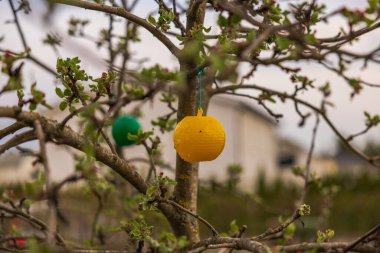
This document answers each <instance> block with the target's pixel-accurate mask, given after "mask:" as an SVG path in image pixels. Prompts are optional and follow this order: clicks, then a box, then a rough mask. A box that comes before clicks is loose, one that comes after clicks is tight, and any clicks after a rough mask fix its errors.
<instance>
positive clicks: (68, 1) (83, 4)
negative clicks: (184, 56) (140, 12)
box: [53, 0, 180, 58]
mask: <svg viewBox="0 0 380 253" xmlns="http://www.w3.org/2000/svg"><path fill="white" fill-rule="evenodd" d="M53 2H55V3H60V4H65V5H70V6H76V7H80V8H84V9H90V10H95V11H101V12H105V13H109V14H114V15H117V16H120V17H123V18H126V19H128V20H129V21H131V22H133V23H135V24H137V25H139V26H142V27H144V28H145V29H146V30H148V31H149V32H150V33H151V34H152V35H153V36H154V37H156V38H157V39H158V40H159V41H161V42H162V44H164V45H165V46H166V47H167V48H168V49H169V51H170V52H171V53H172V54H173V55H174V56H176V57H177V58H178V57H179V53H180V50H179V49H178V48H177V47H176V46H175V45H174V43H173V42H172V41H171V40H170V39H169V38H168V37H166V36H165V35H164V34H163V33H162V32H161V31H160V30H158V29H157V28H156V27H154V26H153V25H151V24H150V23H149V22H148V21H146V20H145V19H142V18H140V17H138V16H136V15H134V14H132V13H130V12H129V11H127V10H126V9H124V8H122V7H112V6H107V5H104V4H97V3H91V2H87V1H82V0H54V1H53Z"/></svg>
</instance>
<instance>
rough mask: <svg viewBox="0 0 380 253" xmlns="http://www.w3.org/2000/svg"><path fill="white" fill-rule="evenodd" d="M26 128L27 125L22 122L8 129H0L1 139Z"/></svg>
mask: <svg viewBox="0 0 380 253" xmlns="http://www.w3.org/2000/svg"><path fill="white" fill-rule="evenodd" d="M24 127H26V125H25V124H24V123H22V122H17V121H16V122H15V123H13V124H12V125H10V126H7V127H6V128H3V129H0V139H2V138H4V137H5V136H7V135H10V134H13V133H14V132H16V131H18V130H20V129H22V128H24Z"/></svg>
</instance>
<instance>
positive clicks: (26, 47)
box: [9, 0, 56, 76]
mask: <svg viewBox="0 0 380 253" xmlns="http://www.w3.org/2000/svg"><path fill="white" fill-rule="evenodd" d="M9 5H10V7H11V9H12V13H13V18H14V21H15V24H16V27H17V31H18V33H19V36H20V39H21V42H22V45H23V47H24V51H25V53H26V57H25V58H26V59H29V60H31V61H32V62H34V63H35V64H37V65H38V66H40V67H41V68H43V69H44V70H46V71H47V72H49V73H50V74H52V75H54V76H56V72H55V71H54V70H53V69H52V68H50V67H49V66H47V65H46V64H44V63H42V62H41V61H40V60H39V59H37V58H36V57H34V56H32V55H31V53H30V50H31V49H30V48H29V46H28V44H27V42H26V38H25V35H24V31H23V30H22V27H21V24H20V21H19V19H18V16H17V10H16V8H15V6H14V4H13V1H12V0H9Z"/></svg>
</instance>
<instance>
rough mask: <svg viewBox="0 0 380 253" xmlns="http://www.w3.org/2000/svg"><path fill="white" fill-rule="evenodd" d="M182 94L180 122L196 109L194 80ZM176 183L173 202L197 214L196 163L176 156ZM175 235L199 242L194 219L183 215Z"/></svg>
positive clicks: (178, 116) (196, 223)
mask: <svg viewBox="0 0 380 253" xmlns="http://www.w3.org/2000/svg"><path fill="white" fill-rule="evenodd" d="M189 81H190V83H189V84H188V85H187V89H185V90H184V91H183V92H182V94H180V95H179V98H178V114H177V120H178V122H179V121H181V120H182V119H183V118H184V117H186V116H189V115H195V111H196V109H197V99H196V82H195V81H196V79H193V80H189ZM176 181H177V185H176V188H175V191H174V196H175V200H176V202H177V203H178V204H180V205H181V206H183V207H185V208H187V209H189V210H190V211H192V212H193V213H196V212H197V195H198V163H188V162H185V161H184V160H182V158H181V157H180V156H179V155H178V154H177V162H176ZM175 230H176V231H175V232H176V234H179V235H186V236H187V237H188V239H189V241H190V242H191V243H195V242H198V241H199V226H198V222H197V220H196V219H195V218H193V217H191V216H189V215H187V214H185V213H184V214H183V219H182V221H181V223H180V224H178V226H177V227H176V228H175Z"/></svg>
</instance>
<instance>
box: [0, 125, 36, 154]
mask: <svg viewBox="0 0 380 253" xmlns="http://www.w3.org/2000/svg"><path fill="white" fill-rule="evenodd" d="M36 138H37V137H36V134H35V132H34V131H33V130H29V131H26V132H23V133H21V134H17V135H15V136H13V137H12V139H10V140H9V141H7V142H6V143H4V144H3V145H0V155H1V154H2V153H4V152H5V151H7V150H8V149H11V148H13V147H16V146H18V145H20V144H23V143H25V142H28V141H32V140H35V139H36Z"/></svg>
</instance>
